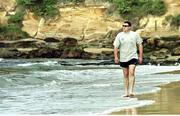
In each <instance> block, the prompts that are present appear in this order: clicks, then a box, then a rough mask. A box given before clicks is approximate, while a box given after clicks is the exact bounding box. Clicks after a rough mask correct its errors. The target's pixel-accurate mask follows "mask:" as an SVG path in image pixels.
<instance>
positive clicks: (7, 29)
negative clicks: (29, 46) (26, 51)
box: [0, 24, 29, 40]
mask: <svg viewBox="0 0 180 116" xmlns="http://www.w3.org/2000/svg"><path fill="white" fill-rule="evenodd" d="M27 37H29V35H28V34H27V33H26V32H23V31H22V30H21V28H20V27H19V26H18V25H16V24H8V25H0V40H18V39H23V38H27Z"/></svg>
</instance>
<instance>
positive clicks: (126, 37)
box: [113, 21, 143, 97]
mask: <svg viewBox="0 0 180 116" xmlns="http://www.w3.org/2000/svg"><path fill="white" fill-rule="evenodd" d="M122 26H123V32H120V33H118V34H117V36H116V38H115V40H114V43H113V45H114V62H115V63H116V64H118V63H119V62H120V66H121V67H122V68H123V75H124V86H125V93H126V95H125V96H124V97H132V96H134V95H135V94H134V91H133V89H134V84H135V68H136V65H137V64H138V63H139V64H141V63H142V60H143V59H142V57H143V46H142V42H143V41H142V39H141V37H140V36H139V34H137V33H136V32H134V31H131V22H129V21H125V22H124V23H123V25H122ZM137 47H138V50H139V54H138V53H137ZM118 49H119V56H120V57H119V58H118Z"/></svg>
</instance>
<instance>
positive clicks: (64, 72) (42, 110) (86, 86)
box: [0, 59, 180, 115]
mask: <svg viewBox="0 0 180 116" xmlns="http://www.w3.org/2000/svg"><path fill="white" fill-rule="evenodd" d="M100 62H102V60H77V59H69V60H67V59H66V60H65V59H1V60H0V102H1V103H0V114H36V115H39V114H73V115H76V114H106V113H109V112H111V111H114V110H120V109H123V108H127V107H132V106H133V107H138V106H143V105H148V104H152V103H153V102H154V101H152V100H138V99H137V98H133V99H125V98H123V97H122V96H123V95H124V88H123V77H122V70H121V69H120V68H119V66H117V65H96V64H98V63H100ZM82 64H83V65H82ZM84 64H86V65H84ZM172 70H180V66H151V65H141V66H137V70H136V88H135V90H136V94H142V93H150V92H156V91H158V90H160V88H159V87H158V86H159V85H161V84H166V83H170V82H173V81H180V75H177V74H176V75H175V74H155V73H159V72H165V71H172Z"/></svg>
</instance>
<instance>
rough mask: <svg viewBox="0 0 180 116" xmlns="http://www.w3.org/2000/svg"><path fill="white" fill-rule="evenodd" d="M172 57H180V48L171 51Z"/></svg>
mask: <svg viewBox="0 0 180 116" xmlns="http://www.w3.org/2000/svg"><path fill="white" fill-rule="evenodd" d="M172 55H180V46H179V47H177V48H174V49H173V52H172Z"/></svg>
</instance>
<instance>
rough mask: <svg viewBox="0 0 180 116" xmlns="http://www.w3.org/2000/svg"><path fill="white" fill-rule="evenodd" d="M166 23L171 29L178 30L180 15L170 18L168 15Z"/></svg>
mask: <svg viewBox="0 0 180 116" xmlns="http://www.w3.org/2000/svg"><path fill="white" fill-rule="evenodd" d="M166 21H168V22H170V25H171V27H173V28H176V29H179V26H180V14H178V15H175V16H172V15H168V16H167V17H166Z"/></svg>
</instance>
